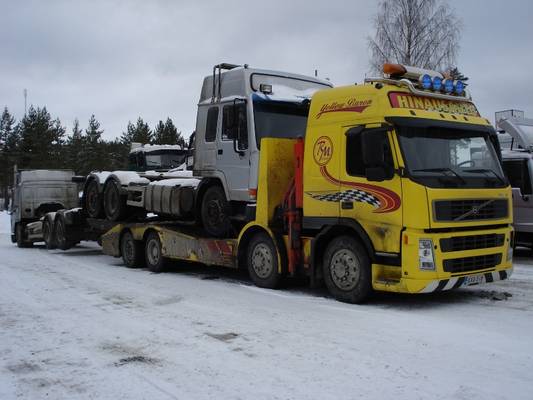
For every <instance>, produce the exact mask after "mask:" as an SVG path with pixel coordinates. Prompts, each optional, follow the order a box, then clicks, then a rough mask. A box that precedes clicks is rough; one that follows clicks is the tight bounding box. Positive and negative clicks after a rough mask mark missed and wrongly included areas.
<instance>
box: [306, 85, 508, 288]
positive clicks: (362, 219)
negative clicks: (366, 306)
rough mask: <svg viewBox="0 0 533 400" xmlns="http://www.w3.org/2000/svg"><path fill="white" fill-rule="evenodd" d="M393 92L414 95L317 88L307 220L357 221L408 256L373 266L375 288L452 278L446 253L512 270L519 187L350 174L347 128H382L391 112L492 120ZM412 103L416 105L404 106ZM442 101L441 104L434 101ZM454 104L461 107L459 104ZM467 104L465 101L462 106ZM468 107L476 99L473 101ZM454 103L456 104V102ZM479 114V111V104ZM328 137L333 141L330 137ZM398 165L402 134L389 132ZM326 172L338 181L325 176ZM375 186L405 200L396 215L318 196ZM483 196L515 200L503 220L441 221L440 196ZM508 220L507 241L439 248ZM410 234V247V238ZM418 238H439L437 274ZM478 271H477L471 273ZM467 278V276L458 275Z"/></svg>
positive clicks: (382, 246)
mask: <svg viewBox="0 0 533 400" xmlns="http://www.w3.org/2000/svg"><path fill="white" fill-rule="evenodd" d="M389 92H402V93H409V91H408V90H407V89H403V88H400V87H397V86H393V85H387V84H384V85H382V88H381V89H378V88H376V87H375V86H374V85H372V84H365V85H360V86H359V85H353V86H346V87H341V88H333V89H328V90H323V91H319V92H317V93H316V94H315V95H314V96H313V99H312V102H311V109H310V113H309V120H308V129H307V132H306V138H305V159H304V171H305V172H304V210H303V212H304V217H343V218H348V219H353V220H355V221H357V222H358V223H359V224H360V225H361V226H362V228H363V229H364V231H365V232H366V233H367V234H368V236H369V238H370V240H371V241H372V244H373V246H374V249H375V250H376V251H379V252H384V253H396V254H398V253H401V264H402V265H401V268H398V267H387V266H382V265H374V266H373V286H374V288H375V289H379V290H386V291H396V292H409V293H414V292H419V291H420V290H422V289H423V288H424V287H426V286H427V285H428V283H429V282H432V281H434V280H436V279H449V278H450V277H451V275H450V274H449V273H445V272H444V271H443V270H442V260H443V259H444V258H456V257H467V256H475V255H483V254H493V253H501V254H502V264H500V265H499V266H497V268H496V271H499V270H503V269H510V268H511V267H512V264H511V262H507V261H506V255H507V249H508V246H509V243H510V240H509V237H510V232H511V225H510V224H511V222H512V213H511V210H512V204H511V189H510V187H507V188H500V189H457V188H454V189H448V188H446V189H441V188H439V189H433V188H427V187H424V186H422V185H420V184H418V183H415V182H413V181H411V180H410V179H408V178H402V177H400V176H399V175H398V174H395V176H394V178H393V179H391V180H386V181H384V182H368V181H367V180H366V178H365V177H355V176H350V175H348V174H347V173H346V135H345V133H346V131H347V130H348V129H350V128H351V127H355V126H361V125H363V126H365V127H374V126H380V124H382V123H386V120H385V118H386V117H394V116H395V117H411V118H425V119H433V120H440V121H456V122H457V121H459V122H462V123H466V124H481V125H490V124H489V122H488V121H487V120H486V119H484V118H482V117H479V116H473V115H460V114H452V113H446V112H442V111H441V112H435V111H425V110H419V109H416V110H412V109H408V108H393V107H391V102H390V101H389V97H388V96H389ZM399 98H401V99H402V100H401V101H402V102H404V101H405V99H404V98H403V97H399ZM402 104H403V105H405V106H409V105H410V104H411V103H408V102H405V103H402ZM431 104H437V105H438V103H431ZM452 106H454V104H453V103H452ZM459 106H461V105H459ZM464 107H466V108H468V110H472V109H473V105H472V104H466V103H465V106H464ZM451 108H453V107H451ZM473 110H474V111H475V109H473ZM324 137H326V139H324ZM322 142H324V143H326V146H325V147H331V151H325V150H324V148H322V149H320V145H318V144H319V143H322ZM389 142H390V145H391V149H392V153H393V158H394V164H395V168H396V169H398V168H400V167H403V166H404V162H403V160H402V157H401V152H400V149H399V145H398V140H397V137H396V134H395V132H394V131H391V132H389ZM325 171H327V174H329V176H330V177H332V178H333V179H325V177H324V176H325ZM360 184H363V185H364V184H371V185H372V186H373V187H376V186H377V187H378V190H380V189H385V190H390V191H393V192H394V193H396V194H397V195H398V198H399V199H400V202H401V205H400V206H399V207H398V208H397V209H395V210H394V209H393V210H392V211H390V212H383V213H376V212H374V210H375V209H374V207H373V206H372V205H370V204H367V203H363V202H355V203H354V207H353V209H351V210H344V209H342V208H341V207H340V202H334V201H321V200H318V199H316V198H314V197H313V195H315V196H316V195H317V194H318V195H320V194H328V193H335V192H342V191H345V190H348V189H350V188H353V187H354V185H355V186H356V187H357V185H360ZM470 198H472V199H480V198H487V199H489V198H507V199H508V201H509V210H510V213H509V216H508V217H507V218H503V219H499V220H489V221H481V222H480V221H468V222H460V223H444V222H441V223H436V222H434V221H433V215H432V213H433V210H432V204H433V201H434V200H437V199H439V200H440V199H470ZM496 224H498V225H505V226H506V227H504V228H501V229H499V230H498V231H501V232H502V233H504V234H505V238H506V240H505V242H504V244H503V246H501V247H499V248H492V249H481V250H468V251H461V252H449V253H446V254H443V253H441V252H440V248H439V247H438V244H439V239H440V238H441V237H450V236H453V235H457V236H467V235H479V234H484V233H493V232H495V231H494V229H490V228H489V229H483V226H484V225H496ZM451 227H453V228H455V227H476V230H475V231H466V232H460V233H446V234H443V233H440V234H436V233H431V234H427V233H424V229H431V228H451ZM405 236H407V237H408V238H409V242H408V244H405V243H404V242H403V238H404V237H405ZM418 238H427V239H432V240H433V243H434V244H435V245H437V249H436V250H435V259H436V260H435V261H436V264H437V271H435V272H427V271H420V269H419V268H418V262H419V261H418ZM470 274H472V273H470ZM454 276H460V275H454Z"/></svg>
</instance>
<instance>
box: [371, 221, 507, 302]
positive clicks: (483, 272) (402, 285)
mask: <svg viewBox="0 0 533 400" xmlns="http://www.w3.org/2000/svg"><path fill="white" fill-rule="evenodd" d="M511 232H512V228H511V227H510V226H507V227H501V228H498V229H492V230H490V231H487V230H477V231H465V232H445V233H429V234H428V233H425V232H423V231H411V230H405V231H404V232H403V235H402V255H401V260H402V261H401V266H399V267H387V266H381V265H374V266H373V287H374V289H376V290H382V291H388V292H400V293H431V292H438V291H443V290H450V289H457V288H460V287H464V286H472V285H479V284H484V283H491V282H496V281H500V280H504V279H508V278H509V277H510V276H511V274H512V271H513V266H512V260H511V259H509V256H508V254H509V253H510V252H509V249H510V247H511V246H512V244H511ZM484 235H485V236H487V235H503V241H502V242H499V243H498V244H495V245H491V247H483V248H474V249H472V248H470V249H469V248H461V249H453V250H450V249H444V248H442V246H441V244H442V243H443V241H442V240H443V239H444V240H446V239H450V238H454V237H458V236H461V237H467V238H468V240H465V242H469V243H471V242H472V241H475V238H476V237H483V236H484ZM420 239H431V240H432V242H433V245H434V249H433V254H434V257H433V259H434V265H435V269H434V270H423V269H421V268H420V267H419V255H418V251H419V250H418V243H419V240H420ZM493 256H497V258H496V259H497V260H498V262H497V263H495V264H491V265H482V266H480V267H477V266H474V265H470V264H468V261H469V260H473V259H477V260H480V259H481V260H484V259H485V257H493ZM450 260H457V261H463V260H464V261H465V262H464V263H463V264H461V266H460V268H459V269H456V270H453V269H450V267H449V265H450V264H449V261H450ZM446 261H448V267H445V265H446ZM465 265H467V267H465Z"/></svg>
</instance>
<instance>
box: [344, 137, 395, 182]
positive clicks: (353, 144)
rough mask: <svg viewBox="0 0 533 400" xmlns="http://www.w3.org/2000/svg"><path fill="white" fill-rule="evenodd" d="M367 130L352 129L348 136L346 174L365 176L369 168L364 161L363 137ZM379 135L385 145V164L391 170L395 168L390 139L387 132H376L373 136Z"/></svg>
mask: <svg viewBox="0 0 533 400" xmlns="http://www.w3.org/2000/svg"><path fill="white" fill-rule="evenodd" d="M363 132H365V130H361V129H358V128H355V129H350V130H349V131H348V132H347V135H346V172H347V173H348V175H351V176H365V170H366V168H367V167H373V166H371V165H365V163H364V161H363V159H364V158H363V144H362V140H361V139H362V136H363ZM374 134H375V135H378V136H379V137H380V139H381V142H382V143H383V151H384V156H385V164H386V165H388V166H390V167H391V168H392V167H393V166H394V162H393V159H392V153H391V148H390V145H389V138H388V135H387V132H386V131H376V132H375V133H372V135H374Z"/></svg>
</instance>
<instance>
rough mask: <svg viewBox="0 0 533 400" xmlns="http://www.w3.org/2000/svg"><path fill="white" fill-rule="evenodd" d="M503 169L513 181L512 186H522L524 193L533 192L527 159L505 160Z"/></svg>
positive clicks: (510, 180)
mask: <svg viewBox="0 0 533 400" xmlns="http://www.w3.org/2000/svg"><path fill="white" fill-rule="evenodd" d="M503 170H504V171H505V174H506V175H507V178H508V179H509V182H510V183H511V187H514V188H520V191H521V192H522V194H532V190H531V179H530V176H529V170H528V165H527V160H508V161H504V162H503Z"/></svg>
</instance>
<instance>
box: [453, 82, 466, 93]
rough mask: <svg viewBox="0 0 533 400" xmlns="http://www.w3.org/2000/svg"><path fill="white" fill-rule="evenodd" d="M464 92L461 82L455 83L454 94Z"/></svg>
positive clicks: (463, 85)
mask: <svg viewBox="0 0 533 400" xmlns="http://www.w3.org/2000/svg"><path fill="white" fill-rule="evenodd" d="M464 91H465V84H464V82H463V81H456V82H455V93H456V94H459V95H461V94H463V92H464Z"/></svg>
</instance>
